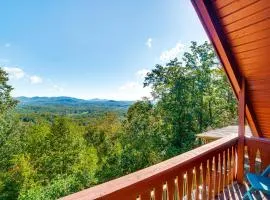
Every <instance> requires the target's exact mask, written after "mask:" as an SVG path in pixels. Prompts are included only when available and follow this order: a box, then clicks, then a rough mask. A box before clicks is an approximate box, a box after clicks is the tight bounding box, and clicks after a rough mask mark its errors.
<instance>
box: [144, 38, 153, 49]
mask: <svg viewBox="0 0 270 200" xmlns="http://www.w3.org/2000/svg"><path fill="white" fill-rule="evenodd" d="M145 45H146V46H148V48H151V47H152V38H148V39H147V41H146V43H145Z"/></svg>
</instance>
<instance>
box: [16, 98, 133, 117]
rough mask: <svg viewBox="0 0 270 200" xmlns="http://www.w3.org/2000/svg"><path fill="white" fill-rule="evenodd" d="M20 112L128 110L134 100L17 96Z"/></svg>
mask: <svg viewBox="0 0 270 200" xmlns="http://www.w3.org/2000/svg"><path fill="white" fill-rule="evenodd" d="M16 99H17V100H18V101H19V103H18V106H17V110H18V111H20V112H31V111H34V112H54V113H63V112H66V111H68V112H69V113H73V112H76V113H77V112H79V113H81V112H88V113H90V112H93V111H99V110H100V111H119V110H120V111H126V110H127V109H128V108H129V106H130V105H131V104H132V103H134V102H133V101H116V100H108V99H89V100H85V99H78V98H74V97H66V96H60V97H24V96H21V97H16Z"/></svg>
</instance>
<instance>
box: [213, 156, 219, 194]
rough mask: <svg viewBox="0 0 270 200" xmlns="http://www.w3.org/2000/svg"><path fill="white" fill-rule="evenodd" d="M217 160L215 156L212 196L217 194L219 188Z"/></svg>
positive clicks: (217, 157)
mask: <svg viewBox="0 0 270 200" xmlns="http://www.w3.org/2000/svg"><path fill="white" fill-rule="evenodd" d="M218 159H219V156H218V155H216V156H215V157H214V165H215V181H214V194H215V195H217V194H218V187H219V169H218Z"/></svg>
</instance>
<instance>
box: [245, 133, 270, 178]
mask: <svg viewBox="0 0 270 200" xmlns="http://www.w3.org/2000/svg"><path fill="white" fill-rule="evenodd" d="M245 146H246V149H247V155H248V162H247V163H246V164H247V165H248V170H249V171H250V172H252V173H255V172H256V173H260V172H262V171H263V170H264V169H265V168H266V167H267V166H268V165H269V164H270V140H269V139H265V138H258V137H245Z"/></svg>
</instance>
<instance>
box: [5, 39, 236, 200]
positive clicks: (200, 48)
mask: <svg viewBox="0 0 270 200" xmlns="http://www.w3.org/2000/svg"><path fill="white" fill-rule="evenodd" d="M7 82H8V74H7V73H5V72H4V71H3V70H0V144H1V145H0V199H4V200H7V199H20V200H31V199H32V200H38V199H40V200H41V199H42V200H43V199H44V200H45V199H46V200H47V199H56V198H58V197H61V196H64V195H67V194H70V193H73V192H76V191H79V190H82V189H84V188H87V187H90V186H93V185H95V184H98V183H102V182H105V181H108V180H111V179H113V178H116V177H119V176H122V175H126V174H128V173H131V172H133V171H136V170H138V169H141V168H144V167H147V166H150V165H153V164H155V163H158V162H160V161H163V160H165V159H168V158H170V157H172V156H175V155H178V154H180V153H183V152H185V151H188V150H190V149H192V148H194V147H195V146H196V145H198V143H197V141H196V140H195V135H196V134H197V133H200V132H202V131H205V130H206V129H211V128H217V127H222V126H226V125H229V124H233V123H235V119H236V112H237V111H236V100H235V98H234V94H233V92H232V90H231V88H230V85H229V83H228V81H227V78H226V76H225V73H224V72H223V70H222V68H221V66H220V64H219V62H218V60H217V57H216V56H215V53H214V51H213V48H212V46H211V45H209V44H208V43H204V44H200V45H198V44H197V43H196V42H192V43H191V46H190V48H189V51H188V52H185V53H184V55H183V58H181V59H177V58H175V59H174V60H172V61H170V62H169V63H167V64H166V65H160V64H157V65H156V66H154V67H153V70H152V71H151V72H149V73H148V74H147V75H146V77H145V81H144V86H145V87H150V88H151V90H152V96H153V99H151V100H149V99H146V98H145V99H142V100H140V101H137V102H133V103H132V105H129V103H130V102H124V106H119V107H120V112H119V110H118V109H114V108H112V107H111V106H107V107H106V106H105V108H106V109H103V108H104V107H103V108H102V106H101V107H99V106H98V107H95V109H94V111H93V112H94V113H95V114H94V115H90V114H89V113H91V112H92V111H89V110H88V109H90V108H89V105H85V104H84V103H85V102H84V101H83V102H77V103H75V102H74V101H77V100H74V99H69V100H70V102H68V103H66V104H69V105H68V106H66V107H65V106H60V107H61V110H57V109H58V107H59V106H55V105H52V104H47V105H46V106H45V109H44V110H43V109H42V106H43V104H40V103H38V104H36V105H34V106H33V105H32V106H33V107H32V106H30V105H26V103H25V105H23V104H19V106H17V105H18V101H17V100H16V99H13V98H12V97H11V96H10V92H11V91H12V87H11V86H9V85H8V83H7ZM19 100H21V102H23V100H25V99H19ZM107 103H108V102H107ZM110 103H112V104H113V105H115V102H109V104H110ZM59 104H60V105H62V103H59ZM112 104H110V105H112ZM81 107H83V109H81ZM49 108H52V109H49ZM69 108H70V110H69ZM123 108H124V110H123ZM127 108H128V109H127ZM125 109H127V110H125Z"/></svg>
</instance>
